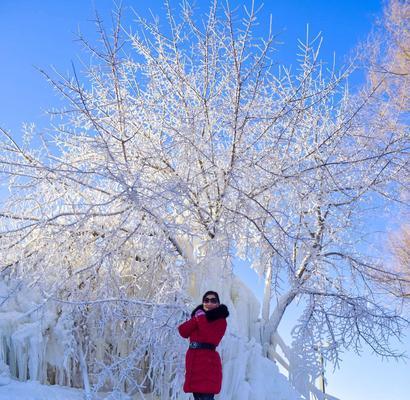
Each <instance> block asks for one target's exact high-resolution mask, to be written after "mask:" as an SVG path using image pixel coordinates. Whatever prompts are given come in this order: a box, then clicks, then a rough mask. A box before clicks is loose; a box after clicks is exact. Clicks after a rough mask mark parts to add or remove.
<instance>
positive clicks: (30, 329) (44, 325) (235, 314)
mask: <svg viewBox="0 0 410 400" xmlns="http://www.w3.org/2000/svg"><path fill="white" fill-rule="evenodd" d="M224 283H225V285H224V287H217V288H216V289H219V290H221V293H222V296H223V298H224V299H225V302H226V303H227V304H228V306H229V307H230V310H231V317H230V320H229V330H228V332H227V334H226V336H225V338H224V339H223V342H222V344H221V346H220V349H219V351H220V353H221V357H222V360H223V373H224V380H223V387H222V392H221V394H220V395H219V396H218V397H217V399H224V400H300V399H301V396H300V395H298V393H297V392H296V391H295V390H294V389H293V388H292V387H291V386H290V384H289V381H288V380H287V379H286V378H285V376H283V375H282V374H280V373H279V370H278V368H277V366H276V365H275V363H274V362H273V361H271V360H268V359H267V358H265V357H263V356H262V349H261V345H260V343H259V339H260V338H259V333H258V332H259V322H258V316H259V304H258V302H257V300H256V299H255V297H254V295H253V294H252V292H251V291H250V290H249V289H248V288H247V287H246V286H245V285H244V284H243V283H242V282H241V281H240V280H239V279H238V278H237V277H235V276H234V275H231V277H230V278H229V279H228V280H226V281H225V282H224ZM11 291H12V288H11V287H10V286H9V285H8V284H6V283H5V282H1V283H0V296H1V298H2V299H3V306H2V308H1V311H0V341H1V344H0V385H12V384H14V383H13V382H14V381H13V380H11V379H10V376H11V377H12V378H15V379H18V380H20V381H27V380H28V381H37V382H40V383H43V384H57V385H65V386H71V387H81V386H83V385H84V382H82V376H81V374H79V372H78V361H77V359H76V358H75V357H74V355H73V353H74V350H73V348H72V346H73V343H72V335H71V332H70V327H71V325H70V324H71V323H72V321H70V320H69V318H68V317H67V316H63V315H61V313H60V312H58V310H57V308H56V307H55V306H53V303H50V304H48V305H47V307H40V306H41V305H42V303H41V301H42V299H41V297H40V296H39V294H38V293H36V291H35V290H30V289H29V288H25V290H24V291H23V292H21V291H20V292H19V294H17V295H14V296H10V294H11ZM104 339H105V338H101V343H100V344H99V345H98V344H97V345H96V348H97V349H98V348H99V347H98V346H102V347H100V350H101V349H102V348H104V346H105V345H106V344H105V343H104ZM177 340H179V339H177ZM183 345H184V344H183ZM101 351H102V350H101ZM122 351H123V352H124V354H125V353H126V352H127V351H129V350H127V349H126V348H124V349H123V350H122ZM181 371H182V369H181V368H179V373H181ZM33 384H34V383H33ZM10 387H11V386H10ZM140 396H141V399H143V398H149V395H148V394H147V395H145V394H144V395H143V394H141V395H140ZM142 396H144V397H142ZM153 398H155V397H153ZM177 398H178V399H181V400H182V399H188V398H189V396H188V395H185V394H183V393H182V392H181V393H180V395H179V397H177ZM0 399H1V392H0ZM21 399H22V398H21Z"/></svg>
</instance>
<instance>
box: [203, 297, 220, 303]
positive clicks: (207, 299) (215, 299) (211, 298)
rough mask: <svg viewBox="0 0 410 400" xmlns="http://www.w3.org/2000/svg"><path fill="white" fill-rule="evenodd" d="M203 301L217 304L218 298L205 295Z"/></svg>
mask: <svg viewBox="0 0 410 400" xmlns="http://www.w3.org/2000/svg"><path fill="white" fill-rule="evenodd" d="M204 303H205V304H206V303H212V304H217V303H218V299H217V298H216V297H205V298H204Z"/></svg>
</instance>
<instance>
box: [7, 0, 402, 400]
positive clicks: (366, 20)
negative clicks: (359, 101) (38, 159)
mask: <svg viewBox="0 0 410 400" xmlns="http://www.w3.org/2000/svg"><path fill="white" fill-rule="evenodd" d="M244 2H245V3H248V4H249V1H246V0H243V1H238V0H235V1H231V4H232V5H239V4H242V3H244ZM122 3H123V5H124V6H125V8H126V7H128V6H132V7H133V8H134V9H135V10H136V11H137V12H138V13H141V14H143V15H147V16H148V10H149V9H151V10H152V12H153V13H154V14H157V15H160V16H161V15H163V7H162V1H161V0H151V1H142V0H123V2H122ZM178 3H179V0H171V4H173V5H174V6H175V8H176V7H177V5H178ZM197 3H198V4H200V5H201V8H203V6H204V5H205V6H206V5H207V4H208V3H209V2H208V1H207V0H197ZM260 3H261V2H257V4H260ZM112 6H113V2H112V1H111V0H94V1H92V0H67V1H62V0H60V1H58V0H0V55H1V57H0V60H1V62H0V90H1V92H0V126H1V127H3V128H5V129H7V130H11V131H12V132H13V133H14V134H15V135H17V136H18V134H19V130H20V127H21V125H22V123H23V122H34V123H36V125H37V126H38V127H40V129H41V128H45V127H47V125H48V118H47V117H46V115H45V111H46V110H47V109H50V108H52V107H55V106H58V104H59V99H58V98H57V97H56V94H55V93H54V92H53V90H52V89H51V87H50V86H49V84H48V83H47V82H46V81H45V80H44V78H43V77H42V76H41V75H40V73H39V72H38V71H37V70H36V69H35V67H40V68H43V69H46V70H47V69H48V70H50V69H51V66H55V67H56V69H57V70H59V71H61V72H63V73H64V72H66V71H68V70H70V68H71V62H74V63H77V60H78V57H77V55H78V54H79V53H80V52H81V50H80V47H79V44H78V42H76V40H75V32H76V31H77V29H78V28H80V29H81V31H82V32H83V33H85V34H86V35H88V36H89V37H94V36H95V34H94V32H95V30H94V25H93V23H92V22H91V20H92V19H93V18H94V12H93V10H94V9H95V8H96V9H97V10H98V11H99V13H100V14H101V16H102V17H103V19H104V20H105V21H107V25H108V24H109V22H110V20H109V10H110V9H111V8H112ZM381 9H382V2H381V1H379V0H356V1H353V0H344V1H340V0H310V1H308V0H272V1H269V0H266V1H265V5H264V8H263V10H262V13H261V27H260V29H261V32H263V31H264V27H265V26H267V22H268V21H269V14H272V18H273V30H274V32H280V36H279V39H280V41H281V42H283V44H282V45H281V46H280V48H279V51H278V53H277V61H278V62H279V63H281V62H284V63H286V64H292V63H293V64H294V63H295V53H296V51H297V38H302V39H303V38H304V37H305V32H306V24H309V30H310V32H311V34H312V35H313V34H316V33H318V32H322V34H323V37H324V44H323V47H322V57H323V58H324V59H325V60H327V61H329V62H331V61H332V58H333V52H336V60H337V63H338V64H339V65H340V64H342V63H343V62H344V61H345V60H346V57H347V56H348V55H349V54H351V52H352V50H353V49H354V47H355V46H356V44H357V43H358V42H359V41H360V40H363V39H365V37H366V35H367V34H368V33H369V31H370V29H371V24H372V23H373V21H374V19H375V18H376V17H377V16H380V14H381ZM125 14H128V15H129V14H130V10H125ZM126 20H127V23H131V20H132V18H127V19H126ZM128 21H129V22H128ZM264 23H266V25H265V24H264ZM357 79H360V77H358V78H357ZM0 156H1V155H0ZM238 272H239V273H240V274H241V276H243V277H244V278H245V279H246V280H247V281H248V283H249V284H250V285H251V286H252V288H253V289H254V290H255V291H257V290H258V288H259V287H261V286H262V282H258V280H257V278H256V277H255V275H253V274H252V273H251V272H245V271H244V269H243V268H241V267H238ZM401 348H402V349H403V350H407V351H408V352H409V353H410V340H409V339H407V341H406V342H405V343H403V344H402V345H401ZM343 360H344V361H343V364H342V366H341V369H340V370H338V371H336V372H335V373H334V374H331V373H330V371H329V372H328V375H327V377H328V379H329V387H328V389H329V393H331V394H333V395H335V396H338V397H340V398H341V399H342V400H408V399H409V398H410V364H409V363H407V364H405V363H403V362H399V363H396V362H388V363H387V362H382V361H381V360H379V359H378V358H376V357H375V356H373V355H370V354H369V353H367V352H364V353H363V355H362V357H358V356H356V355H354V354H352V353H346V354H345V355H344V357H343Z"/></svg>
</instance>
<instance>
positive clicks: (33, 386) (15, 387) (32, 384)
mask: <svg viewBox="0 0 410 400" xmlns="http://www.w3.org/2000/svg"><path fill="white" fill-rule="evenodd" d="M56 399H61V400H84V396H83V390H81V389H73V388H67V387H62V386H57V385H54V386H47V385H41V384H40V383H39V382H38V381H26V382H19V381H16V380H12V381H11V382H10V383H9V384H8V385H6V386H0V400H56Z"/></svg>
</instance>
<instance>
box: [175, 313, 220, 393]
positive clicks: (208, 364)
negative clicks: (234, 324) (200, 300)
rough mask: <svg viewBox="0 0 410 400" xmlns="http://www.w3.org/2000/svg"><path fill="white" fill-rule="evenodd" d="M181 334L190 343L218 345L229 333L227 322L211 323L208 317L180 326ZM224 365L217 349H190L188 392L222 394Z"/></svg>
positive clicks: (186, 358) (187, 359)
mask: <svg viewBox="0 0 410 400" xmlns="http://www.w3.org/2000/svg"><path fill="white" fill-rule="evenodd" d="M178 330H179V333H180V335H181V336H182V337H184V338H189V339H190V342H202V343H211V344H213V345H215V346H218V344H219V342H220V341H221V339H222V337H223V335H224V334H225V330H226V319H225V318H219V319H217V320H215V321H211V322H209V321H208V320H207V318H206V316H205V315H201V316H199V317H192V318H191V319H190V320H189V321H186V322H184V323H183V324H182V325H180V326H179V327H178ZM221 385H222V364H221V358H220V357H219V354H218V352H217V351H215V350H208V349H188V351H187V353H186V356H185V383H184V392H185V393H213V394H217V393H219V392H220V391H221Z"/></svg>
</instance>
